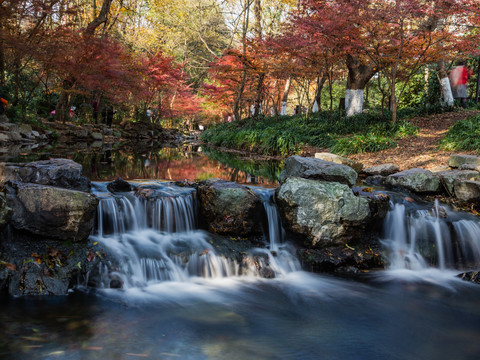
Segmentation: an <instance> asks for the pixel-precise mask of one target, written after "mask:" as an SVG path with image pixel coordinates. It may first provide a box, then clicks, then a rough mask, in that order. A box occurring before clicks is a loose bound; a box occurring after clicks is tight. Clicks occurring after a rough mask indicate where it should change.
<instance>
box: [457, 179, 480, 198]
mask: <svg viewBox="0 0 480 360" xmlns="http://www.w3.org/2000/svg"><path fill="white" fill-rule="evenodd" d="M453 189H454V194H455V197H456V198H457V199H459V200H461V201H466V202H479V201H480V182H479V181H461V180H455V182H454V184H453Z"/></svg>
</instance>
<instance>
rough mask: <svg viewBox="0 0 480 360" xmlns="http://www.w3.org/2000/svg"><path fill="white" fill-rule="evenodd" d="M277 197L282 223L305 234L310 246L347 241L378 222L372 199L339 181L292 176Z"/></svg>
mask: <svg viewBox="0 0 480 360" xmlns="http://www.w3.org/2000/svg"><path fill="white" fill-rule="evenodd" d="M276 196H277V197H276V199H277V204H278V207H279V211H280V214H281V216H282V219H283V225H284V226H285V227H286V229H288V230H289V231H291V232H293V233H295V234H298V235H302V236H305V237H306V238H307V241H308V244H307V246H309V247H325V246H330V245H338V244H344V243H346V242H347V241H349V240H351V239H352V238H355V237H361V236H362V235H363V232H364V230H365V229H366V228H367V226H369V225H370V224H371V223H372V222H374V221H375V220H377V221H378V219H375V217H374V215H373V214H372V211H371V208H370V202H371V201H372V200H371V199H368V198H367V197H363V196H361V197H359V196H355V195H354V193H353V192H352V189H350V188H349V187H348V186H347V185H344V184H340V183H334V182H324V181H315V180H310V179H302V178H297V177H289V178H288V179H287V180H286V181H285V182H284V183H283V184H282V185H281V186H280V187H279V189H278V190H277V194H276ZM379 216H380V215H379Z"/></svg>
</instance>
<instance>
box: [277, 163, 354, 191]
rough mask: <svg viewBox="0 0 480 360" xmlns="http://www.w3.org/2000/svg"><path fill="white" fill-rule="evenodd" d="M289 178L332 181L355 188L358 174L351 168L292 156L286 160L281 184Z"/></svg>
mask: <svg viewBox="0 0 480 360" xmlns="http://www.w3.org/2000/svg"><path fill="white" fill-rule="evenodd" d="M289 177H299V178H304V179H311V180H323V181H332V182H338V183H341V184H346V185H349V186H353V185H355V182H356V181H357V177H358V174H357V172H356V171H355V170H353V169H352V168H351V167H350V166H346V165H342V164H336V163H334V162H331V161H325V160H320V159H315V158H307V157H301V156H290V157H289V158H288V159H287V160H285V170H284V171H283V172H282V173H281V174H280V177H279V182H280V184H282V183H284V182H285V181H286V180H287V179H288V178H289Z"/></svg>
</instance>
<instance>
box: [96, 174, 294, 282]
mask: <svg viewBox="0 0 480 360" xmlns="http://www.w3.org/2000/svg"><path fill="white" fill-rule="evenodd" d="M255 191H257V190H255ZM258 191H259V192H258V194H259V195H261V197H262V200H263V201H264V207H265V212H266V217H267V219H268V221H267V229H266V234H268V238H269V242H268V248H269V249H266V248H262V249H252V250H251V251H250V252H249V253H248V254H245V256H244V258H243V260H241V259H237V258H230V257H227V256H224V255H221V254H218V253H217V251H216V249H215V247H214V246H213V245H212V244H214V241H213V240H212V239H211V238H210V237H211V235H210V234H208V233H207V232H205V231H202V230H197V228H196V227H197V219H196V217H197V211H196V208H197V205H196V191H195V189H193V188H185V187H177V186H173V185H171V184H166V183H165V184H162V183H159V182H148V183H142V184H140V185H137V186H136V188H135V191H132V192H128V193H118V194H111V193H109V192H108V191H107V190H106V187H105V185H104V184H94V192H95V194H96V196H97V197H98V198H99V200H100V202H99V205H98V209H97V219H96V227H95V230H94V232H93V235H92V236H93V238H94V240H95V241H97V242H98V243H100V244H101V246H102V247H104V248H105V249H106V250H107V253H108V254H109V255H110V257H109V259H110V263H109V265H108V266H107V267H105V263H103V264H102V270H101V273H102V276H101V277H102V280H101V286H103V287H104V288H109V287H119V286H121V287H123V288H137V287H140V288H141V287H145V286H149V285H152V284H156V283H159V282H165V281H171V282H189V281H193V279H198V278H207V279H216V278H226V277H240V276H242V277H245V276H247V277H260V276H262V277H265V276H267V277H271V276H280V275H284V274H287V273H289V272H292V271H298V270H300V269H301V267H300V263H299V261H298V260H297V259H296V257H295V256H294V255H292V254H293V253H294V250H293V249H291V248H290V245H288V244H286V243H285V242H284V230H283V228H282V226H281V221H280V216H279V215H278V212H277V210H276V206H275V204H274V201H273V199H274V196H273V195H274V191H273V190H271V189H259V190H258Z"/></svg>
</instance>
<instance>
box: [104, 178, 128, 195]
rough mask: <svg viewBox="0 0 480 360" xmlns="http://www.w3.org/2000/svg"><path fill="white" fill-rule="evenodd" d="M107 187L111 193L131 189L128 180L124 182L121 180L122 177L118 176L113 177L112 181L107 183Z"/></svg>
mask: <svg viewBox="0 0 480 360" xmlns="http://www.w3.org/2000/svg"><path fill="white" fill-rule="evenodd" d="M107 189H108V191H110V192H112V193H116V192H128V191H131V190H132V187H131V185H130V184H129V183H128V182H126V181H125V180H123V179H122V178H120V177H119V178H117V179H115V180H114V181H112V182H110V183H108V185H107Z"/></svg>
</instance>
